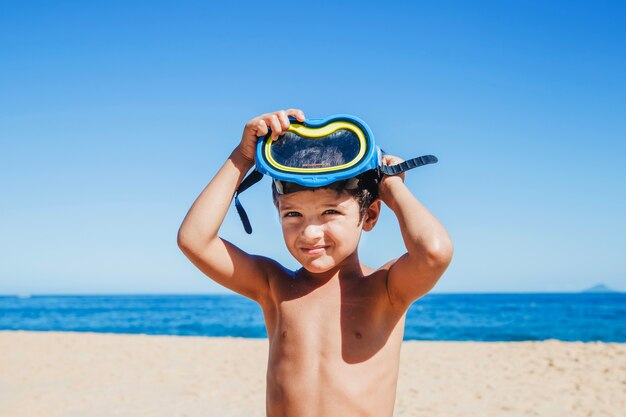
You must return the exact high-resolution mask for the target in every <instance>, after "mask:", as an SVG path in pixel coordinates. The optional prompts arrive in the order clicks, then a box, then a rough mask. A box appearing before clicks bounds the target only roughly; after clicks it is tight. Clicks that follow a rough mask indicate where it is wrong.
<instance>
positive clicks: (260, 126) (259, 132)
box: [254, 119, 269, 136]
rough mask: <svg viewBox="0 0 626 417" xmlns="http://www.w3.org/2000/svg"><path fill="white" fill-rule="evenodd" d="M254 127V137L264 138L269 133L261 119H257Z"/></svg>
mask: <svg viewBox="0 0 626 417" xmlns="http://www.w3.org/2000/svg"><path fill="white" fill-rule="evenodd" d="M254 127H255V128H256V136H265V135H267V134H268V132H269V129H268V126H267V123H265V120H263V119H257V120H256V121H255V123H254Z"/></svg>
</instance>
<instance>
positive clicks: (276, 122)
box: [260, 109, 305, 140]
mask: <svg viewBox="0 0 626 417" xmlns="http://www.w3.org/2000/svg"><path fill="white" fill-rule="evenodd" d="M289 116H292V117H294V118H296V120H298V121H300V122H304V120H305V117H304V112H303V111H302V110H299V109H289V110H278V111H275V112H273V113H267V114H264V115H263V116H260V118H261V119H262V120H264V121H265V123H266V125H267V126H268V127H269V128H270V129H272V137H271V139H272V140H276V139H278V137H279V136H280V135H282V134H283V133H284V132H286V131H287V130H288V129H289V127H290V126H291V122H290V121H289ZM265 134H267V132H266V133H265Z"/></svg>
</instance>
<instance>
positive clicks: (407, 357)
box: [0, 331, 626, 417]
mask: <svg viewBox="0 0 626 417" xmlns="http://www.w3.org/2000/svg"><path fill="white" fill-rule="evenodd" d="M267 347H268V346H267V340H262V339H261V340H253V339H236V338H204V337H175V336H145V335H114V334H95V333H61V332H22V331H19V332H6V331H5V332H0V416H3V417H4V416H7V417H9V416H10V417H57V416H64V417H74V416H76V417H104V416H107V417H111V416H125V417H132V416H146V417H147V416H150V417H160V416H163V417H176V416H180V417H182V416H187V417H196V416H198V417H199V416H225V417H235V416H242V417H243V416H246V417H247V416H259V417H260V416H264V414H265V413H264V411H265V370H266V358H267ZM625 410H626V344H606V343H565V342H558V341H546V342H521V343H510V342H507V343H472V342H405V343H404V345H403V347H402V357H401V364H400V377H399V381H398V394H397V399H396V409H395V416H429V417H432V416H446V417H455V416H563V417H576V416H616V417H618V416H619V417H622V416H624V415H626V411H625Z"/></svg>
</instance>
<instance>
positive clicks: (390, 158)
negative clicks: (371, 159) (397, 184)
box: [383, 154, 404, 165]
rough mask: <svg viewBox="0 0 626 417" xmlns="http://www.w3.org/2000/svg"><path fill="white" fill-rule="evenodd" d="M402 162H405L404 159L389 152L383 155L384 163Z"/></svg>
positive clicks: (395, 163) (394, 163)
mask: <svg viewBox="0 0 626 417" xmlns="http://www.w3.org/2000/svg"><path fill="white" fill-rule="evenodd" d="M401 162H404V159H402V158H399V157H397V156H394V155H389V154H385V155H383V163H384V164H385V165H397V164H399V163H401Z"/></svg>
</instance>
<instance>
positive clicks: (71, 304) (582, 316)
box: [0, 293, 626, 343]
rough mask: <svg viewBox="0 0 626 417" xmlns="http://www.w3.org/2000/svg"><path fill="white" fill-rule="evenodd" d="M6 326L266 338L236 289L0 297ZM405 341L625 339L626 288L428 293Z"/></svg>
mask: <svg viewBox="0 0 626 417" xmlns="http://www.w3.org/2000/svg"><path fill="white" fill-rule="evenodd" d="M0 330H34V331H72V332H98V333H136V334H153V335H179V336H232V337H246V338H265V337H267V333H266V331H265V324H264V322H263V316H262V314H261V309H260V308H259V306H258V305H257V304H256V303H254V302H252V301H250V300H248V299H246V298H244V297H241V296H237V295H123V296H121V295H120V296H114V295H106V296H105V295H102V296H96V295H93V296H70V295H67V296H31V297H15V296H0ZM404 339H405V340H457V341H524V340H546V339H558V340H564V341H582V342H590V341H602V342H622V343H623V342H626V294H623V293H616V294H429V295H427V296H425V297H424V298H422V299H420V300H418V301H417V302H415V303H414V304H413V305H412V306H411V308H410V309H409V311H408V313H407V319H406V330H405V334H404Z"/></svg>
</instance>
